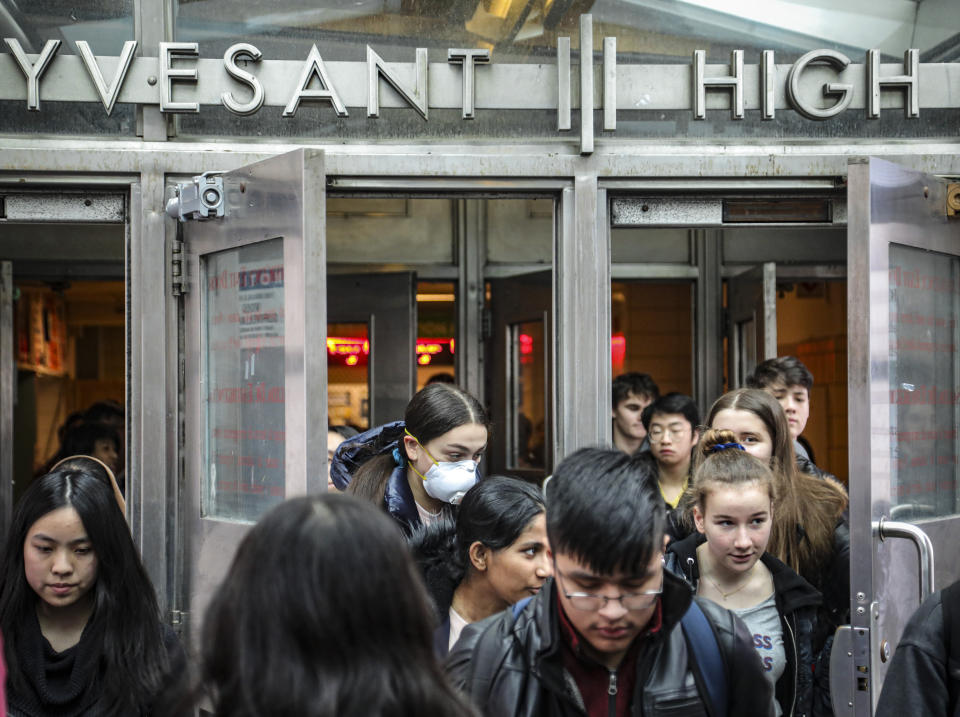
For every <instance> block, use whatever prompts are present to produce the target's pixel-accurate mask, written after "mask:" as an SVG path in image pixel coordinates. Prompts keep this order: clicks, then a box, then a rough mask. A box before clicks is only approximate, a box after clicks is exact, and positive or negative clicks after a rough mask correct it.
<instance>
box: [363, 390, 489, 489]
mask: <svg viewBox="0 0 960 717" xmlns="http://www.w3.org/2000/svg"><path fill="white" fill-rule="evenodd" d="M403 421H404V427H405V428H406V430H407V431H408V432H409V433H410V435H412V436H414V437H415V438H416V439H417V440H418V441H420V445H426V444H427V443H429V442H430V441H432V440H433V439H434V438H436V437H437V436H442V435H443V434H444V433H446V432H447V431H452V430H453V429H454V428H457V427H459V426H463V425H466V424H469V423H478V424H480V425H481V426H484V427H487V428H489V425H490V421H489V419H488V418H487V413H486V411H484V410H483V406H481V405H480V402H479V401H478V400H477V399H475V398H474V397H473V396H471V395H470V394H469V393H467V392H466V391H464V390H463V389H460V388H457V387H456V386H454V385H453V384H449V383H431V384H429V385H427V386H424V387H423V388H422V389H420V390H419V391H418V392H417V393H416V394H414V396H413V398H411V399H410V403H408V404H407V409H406V411H405V412H404V416H403ZM385 439H390V442H389V443H386V444H385V445H381V443H383V440H385ZM394 440H395V441H396V447H398V448H399V454H400V457H401V459H403V458H407V455H406V449H405V448H404V444H403V437H402V431H401V432H400V434H399V435H398V436H397V437H392V436H382V437H381V441H379V442H378V444H377V445H375V446H371V450H370V453H371V454H373V455H374V456H375V457H371V458H364V457H361V458H359V459H358V460H357V462H362V463H363V464H362V465H361V466H360V467H359V468H358V469H357V471H356V473H354V475H353V476H352V478H351V480H350V485H349V486H348V488H347V492H348V493H352V494H354V495H357V496H359V497H361V498H363V499H365V500H369V501H371V502H373V503H375V504H377V505H380V506H382V505H383V494H384V491H385V490H386V486H387V480H389V478H390V474H391V473H392V472H393V469H394V468H395V467H396V462H395V460H394V457H393V452H392V450H385V449H390V448H391V444H392V442H393V441H394Z"/></svg>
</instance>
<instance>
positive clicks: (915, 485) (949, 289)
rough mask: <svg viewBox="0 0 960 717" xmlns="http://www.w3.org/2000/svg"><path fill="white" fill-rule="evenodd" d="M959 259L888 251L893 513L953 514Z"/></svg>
mask: <svg viewBox="0 0 960 717" xmlns="http://www.w3.org/2000/svg"><path fill="white" fill-rule="evenodd" d="M958 316H960V259H958V258H956V257H952V256H947V255H944V254H936V253H933V252H928V251H923V250H921V249H914V248H911V247H905V246H902V245H898V244H891V245H890V433H891V436H890V438H891V440H890V445H891V456H890V459H891V460H890V463H891V468H890V472H891V477H892V482H891V502H892V503H893V504H894V505H895V506H897V507H896V508H894V509H893V510H892V511H891V517H893V518H894V519H896V520H916V519H919V518H927V517H934V516H945V515H952V514H954V513H957V512H960V510H958V504H957V501H958V498H960V495H958V491H957V479H956V472H957V456H958V443H957V427H958V411H960V391H958V386H960V354H958V353H957V341H958V338H960V334H958V330H957V317H958Z"/></svg>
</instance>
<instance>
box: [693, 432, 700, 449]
mask: <svg viewBox="0 0 960 717" xmlns="http://www.w3.org/2000/svg"><path fill="white" fill-rule="evenodd" d="M699 442H700V429H699V428H694V429H693V445H697V444H698V443H699Z"/></svg>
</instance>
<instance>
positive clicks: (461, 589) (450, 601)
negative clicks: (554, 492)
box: [410, 476, 551, 656]
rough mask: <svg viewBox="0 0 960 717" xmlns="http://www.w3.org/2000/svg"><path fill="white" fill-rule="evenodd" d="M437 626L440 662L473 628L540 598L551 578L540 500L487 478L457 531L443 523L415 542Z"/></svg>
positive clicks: (533, 491)
mask: <svg viewBox="0 0 960 717" xmlns="http://www.w3.org/2000/svg"><path fill="white" fill-rule="evenodd" d="M410 543H411V549H412V551H413V556H414V559H415V560H416V561H417V563H419V564H420V567H421V569H422V570H423V573H424V579H425V580H426V583H427V589H428V590H429V591H430V594H431V597H432V598H433V601H434V605H435V606H436V608H437V614H438V617H439V619H440V626H439V627H438V628H437V629H436V631H435V632H434V647H435V649H436V652H437V654H438V655H440V656H446V654H447V652H448V651H449V650H450V648H451V647H453V645H454V643H456V641H457V638H458V637H460V631H461V630H462V629H463V628H464V627H466V626H467V625H468V624H469V623H472V622H477V621H478V620H482V619H483V618H485V617H488V616H490V615H493V614H494V613H496V612H500V611H501V610H503V609H504V608H506V607H509V606H510V605H513V604H514V603H517V602H519V601H520V600H523V599H524V598H528V597H530V596H531V595H536V594H537V592H539V591H540V588H541V587H543V582H544V580H546V579H547V578H548V577H549V576H550V574H551V563H550V561H549V560H548V559H547V523H546V516H545V515H544V505H543V495H542V494H541V492H540V491H539V490H538V489H537V488H536V487H535V486H533V485H531V484H530V483H527V482H525V481H522V480H517V479H516V478H506V477H503V476H495V477H492V478H486V479H484V480H482V481H480V482H479V483H477V485H475V486H474V487H473V488H471V489H470V490H468V491H467V494H466V495H465V496H464V497H463V501H462V502H461V503H460V509H459V510H458V511H457V520H456V524H454V523H453V521H449V520H444V521H440V522H438V523H435V524H433V525H429V526H423V527H421V528H419V529H418V530H416V531H415V532H414V534H413V537H412V538H411V541H410Z"/></svg>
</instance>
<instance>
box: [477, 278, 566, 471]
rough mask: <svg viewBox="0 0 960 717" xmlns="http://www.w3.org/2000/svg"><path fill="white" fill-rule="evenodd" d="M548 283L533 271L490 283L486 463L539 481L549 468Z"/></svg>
mask: <svg viewBox="0 0 960 717" xmlns="http://www.w3.org/2000/svg"><path fill="white" fill-rule="evenodd" d="M551 290H552V283H551V272H549V271H539V272H533V273H529V274H523V275H521V276H517V277H511V278H509V279H496V280H493V281H491V282H490V295H491V302H490V308H491V317H492V319H491V323H492V325H493V330H492V340H491V346H492V354H493V359H494V360H493V369H494V372H493V375H492V379H493V380H492V385H491V386H490V389H489V392H488V395H489V396H491V397H492V399H493V401H492V405H493V415H494V416H498V417H499V416H502V417H503V420H502V421H501V420H496V421H495V422H494V428H493V430H494V435H493V437H492V439H491V442H490V443H491V450H490V451H489V454H490V461H489V466H488V467H487V468H488V469H489V470H490V471H492V472H493V473H506V474H508V475H516V476H522V477H525V478H527V479H530V480H542V479H543V478H545V477H546V476H547V475H548V474H549V473H550V471H551V470H552V469H553V465H552V456H551V451H550V449H549V446H550V445H551V438H550V426H551V425H552V416H551V414H550V411H551V402H550V397H551V395H552V391H551V385H552V369H551V367H552V361H553V358H552V357H553V351H552V339H551V336H552V333H553V327H552V325H551V320H552V318H551V317H552V311H551V306H552V296H551Z"/></svg>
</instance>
